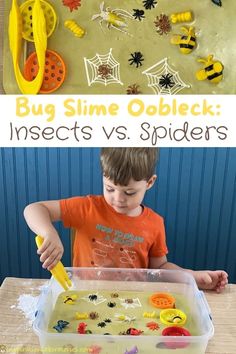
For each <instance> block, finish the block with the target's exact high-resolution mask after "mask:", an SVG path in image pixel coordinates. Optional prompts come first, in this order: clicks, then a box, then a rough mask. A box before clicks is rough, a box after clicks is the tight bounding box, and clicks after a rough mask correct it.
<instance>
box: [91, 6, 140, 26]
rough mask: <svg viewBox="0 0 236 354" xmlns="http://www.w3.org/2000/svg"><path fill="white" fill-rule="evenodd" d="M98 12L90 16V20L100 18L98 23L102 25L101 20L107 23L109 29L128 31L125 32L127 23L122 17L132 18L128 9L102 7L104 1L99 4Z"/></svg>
mask: <svg viewBox="0 0 236 354" xmlns="http://www.w3.org/2000/svg"><path fill="white" fill-rule="evenodd" d="M100 11H101V12H100V14H96V15H93V16H92V20H96V19H97V18H100V25H101V26H102V23H103V22H106V23H107V27H108V28H109V29H110V28H111V27H112V28H115V29H116V30H118V31H121V32H124V33H128V32H127V29H126V28H127V26H128V25H127V23H126V22H125V20H124V18H130V19H132V20H133V19H134V17H133V15H132V14H131V13H129V12H128V11H125V10H122V9H113V10H111V9H110V8H109V7H107V8H106V9H105V8H104V1H103V2H102V3H101V4H100Z"/></svg>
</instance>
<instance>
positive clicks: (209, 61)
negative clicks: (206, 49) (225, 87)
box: [196, 55, 224, 84]
mask: <svg viewBox="0 0 236 354" xmlns="http://www.w3.org/2000/svg"><path fill="white" fill-rule="evenodd" d="M198 62H199V63H203V64H204V68H203V69H202V70H199V71H197V72H196V78H197V79H198V80H199V81H202V80H206V79H207V80H209V81H210V82H212V83H214V84H218V83H219V82H220V81H221V80H222V79H223V70H224V65H223V64H222V63H221V62H220V61H218V60H213V55H208V57H207V58H201V59H198Z"/></svg>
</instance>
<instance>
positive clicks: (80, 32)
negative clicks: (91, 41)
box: [64, 20, 85, 38]
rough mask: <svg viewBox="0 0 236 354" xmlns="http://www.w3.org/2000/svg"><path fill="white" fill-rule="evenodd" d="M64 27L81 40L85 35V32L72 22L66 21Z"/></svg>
mask: <svg viewBox="0 0 236 354" xmlns="http://www.w3.org/2000/svg"><path fill="white" fill-rule="evenodd" d="M64 26H65V27H66V28H68V29H69V30H71V32H73V34H74V35H75V36H76V37H79V38H82V37H83V36H84V34H85V30H84V29H83V28H81V27H80V26H79V25H78V24H77V23H76V22H75V21H74V20H66V21H65V22H64Z"/></svg>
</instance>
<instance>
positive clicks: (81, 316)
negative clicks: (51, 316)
mask: <svg viewBox="0 0 236 354" xmlns="http://www.w3.org/2000/svg"><path fill="white" fill-rule="evenodd" d="M75 317H76V319H77V320H86V319H88V318H89V316H88V314H87V313H86V312H84V313H80V312H76V313H75Z"/></svg>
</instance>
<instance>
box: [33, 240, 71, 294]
mask: <svg viewBox="0 0 236 354" xmlns="http://www.w3.org/2000/svg"><path fill="white" fill-rule="evenodd" d="M35 242H36V245H37V247H38V248H39V247H41V246H42V244H43V238H42V237H41V236H39V235H38V236H36V237H35ZM50 272H51V273H52V275H53V277H54V278H55V279H56V280H57V281H58V283H59V284H60V285H61V286H62V287H63V289H64V290H68V289H69V287H71V286H72V283H71V280H70V278H69V277H68V274H67V273H66V270H65V268H64V266H63V264H62V263H61V261H59V262H58V263H57V264H56V265H55V267H54V268H53V269H52V270H50Z"/></svg>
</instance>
